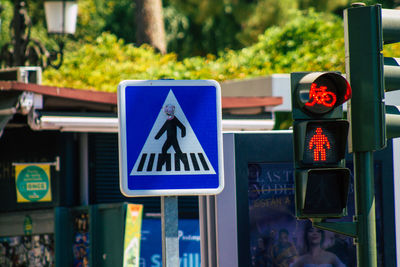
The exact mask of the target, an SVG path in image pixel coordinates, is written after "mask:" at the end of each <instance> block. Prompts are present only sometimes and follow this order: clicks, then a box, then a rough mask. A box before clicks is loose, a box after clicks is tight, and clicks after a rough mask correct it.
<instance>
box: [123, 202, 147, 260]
mask: <svg viewBox="0 0 400 267" xmlns="http://www.w3.org/2000/svg"><path fill="white" fill-rule="evenodd" d="M142 214H143V205H139V204H128V209H127V212H126V222H125V238H124V265H123V266H124V267H139V259H140V231H141V229H142Z"/></svg>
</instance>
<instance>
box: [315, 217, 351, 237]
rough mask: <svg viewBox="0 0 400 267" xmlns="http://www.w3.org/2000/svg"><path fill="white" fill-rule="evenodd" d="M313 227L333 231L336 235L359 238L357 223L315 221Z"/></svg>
mask: <svg viewBox="0 0 400 267" xmlns="http://www.w3.org/2000/svg"><path fill="white" fill-rule="evenodd" d="M313 226H315V227H317V228H319V229H323V230H328V231H332V232H334V233H338V234H342V235H347V236H351V237H354V238H355V237H357V223H355V222H322V221H321V222H316V221H313Z"/></svg>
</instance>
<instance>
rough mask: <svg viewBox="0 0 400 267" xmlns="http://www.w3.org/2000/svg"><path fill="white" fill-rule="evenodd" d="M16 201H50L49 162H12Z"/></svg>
mask: <svg viewBox="0 0 400 267" xmlns="http://www.w3.org/2000/svg"><path fill="white" fill-rule="evenodd" d="M14 167H15V186H16V190H17V202H18V203H23V202H51V201H52V198H51V184H50V164H14Z"/></svg>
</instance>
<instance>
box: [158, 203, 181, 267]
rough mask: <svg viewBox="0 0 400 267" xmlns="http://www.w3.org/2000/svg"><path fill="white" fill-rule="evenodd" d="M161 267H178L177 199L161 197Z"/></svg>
mask: <svg viewBox="0 0 400 267" xmlns="http://www.w3.org/2000/svg"><path fill="white" fill-rule="evenodd" d="M161 232H162V259H163V267H177V266H179V237H178V197H177V196H167V197H165V196H162V197H161Z"/></svg>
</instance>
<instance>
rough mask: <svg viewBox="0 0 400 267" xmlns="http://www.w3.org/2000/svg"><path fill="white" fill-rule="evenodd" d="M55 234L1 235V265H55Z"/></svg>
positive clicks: (41, 266)
mask: <svg viewBox="0 0 400 267" xmlns="http://www.w3.org/2000/svg"><path fill="white" fill-rule="evenodd" d="M54 259H55V257H54V235H53V234H41V235H30V236H14V237H0V266H4V267H12V266H35V267H53V266H54V264H55V262H54Z"/></svg>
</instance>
